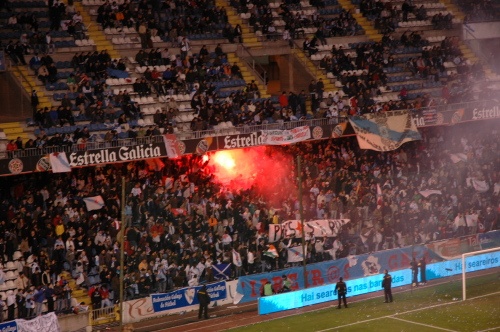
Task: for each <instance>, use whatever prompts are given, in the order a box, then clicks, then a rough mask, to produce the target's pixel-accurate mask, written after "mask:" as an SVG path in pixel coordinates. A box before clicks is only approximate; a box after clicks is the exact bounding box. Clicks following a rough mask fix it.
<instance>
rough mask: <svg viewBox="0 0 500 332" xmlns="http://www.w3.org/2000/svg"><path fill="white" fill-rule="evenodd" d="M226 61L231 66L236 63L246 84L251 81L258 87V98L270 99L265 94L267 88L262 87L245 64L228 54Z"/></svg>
mask: <svg viewBox="0 0 500 332" xmlns="http://www.w3.org/2000/svg"><path fill="white" fill-rule="evenodd" d="M227 60H228V61H229V63H230V64H231V65H232V64H233V63H235V62H236V64H237V65H238V67H240V70H241V75H242V76H243V79H244V80H245V82H246V83H247V84H248V83H250V82H251V81H255V83H257V86H258V87H259V92H260V97H261V98H270V97H271V95H270V94H269V93H267V88H266V86H264V85H263V84H262V83H261V82H260V80H258V79H257V77H256V76H255V75H254V74H253V73H252V71H251V69H250V68H249V67H248V66H247V64H246V63H245V62H244V61H243V60H241V59H240V58H239V57H238V56H237V55H236V54H235V53H232V52H231V53H228V54H227Z"/></svg>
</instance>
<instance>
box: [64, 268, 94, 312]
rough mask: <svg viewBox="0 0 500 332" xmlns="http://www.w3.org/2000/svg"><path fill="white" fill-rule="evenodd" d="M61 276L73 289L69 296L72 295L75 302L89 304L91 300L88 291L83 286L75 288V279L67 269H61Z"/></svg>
mask: <svg viewBox="0 0 500 332" xmlns="http://www.w3.org/2000/svg"><path fill="white" fill-rule="evenodd" d="M61 277H62V278H63V279H64V280H66V281H67V282H68V285H69V287H71V289H72V290H73V292H72V293H71V296H72V297H74V298H75V299H76V301H77V303H81V302H85V304H88V305H90V304H91V303H92V301H91V300H90V297H89V294H88V291H87V290H86V289H84V288H81V289H77V288H78V287H77V286H76V282H75V279H73V277H72V276H71V274H70V273H69V272H68V271H63V272H62V273H61Z"/></svg>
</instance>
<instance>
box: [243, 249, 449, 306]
mask: <svg viewBox="0 0 500 332" xmlns="http://www.w3.org/2000/svg"><path fill="white" fill-rule="evenodd" d="M412 257H416V258H417V259H420V258H421V257H425V259H426V261H427V263H431V262H438V261H443V258H442V257H440V256H439V255H436V254H435V253H434V252H432V251H431V250H429V249H428V248H427V247H426V246H424V245H417V246H414V247H413V248H412V247H407V248H398V249H391V250H385V251H381V252H376V253H372V254H364V255H358V256H348V257H345V258H340V259H337V260H330V261H325V262H321V263H315V264H308V265H307V285H308V286H309V287H313V286H320V285H325V284H329V283H333V282H337V281H338V278H339V277H343V278H344V279H345V280H350V279H356V278H361V277H367V276H372V275H377V274H380V273H382V272H383V271H384V269H388V270H390V271H394V270H400V269H410V262H411V259H412ZM284 274H285V275H287V276H288V278H289V279H290V280H291V281H292V289H294V290H296V289H300V288H304V284H305V283H304V272H303V267H302V266H300V267H292V268H288V269H284V270H279V271H273V272H269V273H264V274H254V275H249V276H243V277H240V278H239V279H238V285H237V287H236V292H237V293H239V294H241V301H240V302H241V303H244V302H249V301H254V300H256V299H257V298H258V297H259V296H260V291H261V288H262V287H263V285H264V283H266V282H267V281H269V282H271V284H272V285H273V288H274V289H275V290H276V291H277V290H279V289H280V288H281V287H282V282H283V277H282V276H283V275H284Z"/></svg>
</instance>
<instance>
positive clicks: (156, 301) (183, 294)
mask: <svg viewBox="0 0 500 332" xmlns="http://www.w3.org/2000/svg"><path fill="white" fill-rule="evenodd" d="M201 287H202V286H196V287H187V288H182V289H178V290H175V291H173V292H169V293H162V294H152V295H151V302H152V303H153V310H154V312H160V311H166V310H170V309H178V308H182V307H187V306H191V305H196V304H199V302H198V297H197V296H196V295H197V294H198V291H199V290H200V289H201ZM207 292H208V295H209V296H210V299H211V300H212V301H217V300H223V299H225V298H226V297H227V291H226V282H225V281H221V282H216V283H214V284H208V285H207Z"/></svg>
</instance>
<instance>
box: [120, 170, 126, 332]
mask: <svg viewBox="0 0 500 332" xmlns="http://www.w3.org/2000/svg"><path fill="white" fill-rule="evenodd" d="M125 204H126V202H125V176H122V201H121V205H122V206H121V207H122V211H121V212H122V222H121V225H120V233H121V236H120V238H121V239H120V331H123V300H124V298H123V278H124V275H125V264H124V260H125V254H124V250H125V225H126V223H125Z"/></svg>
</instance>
